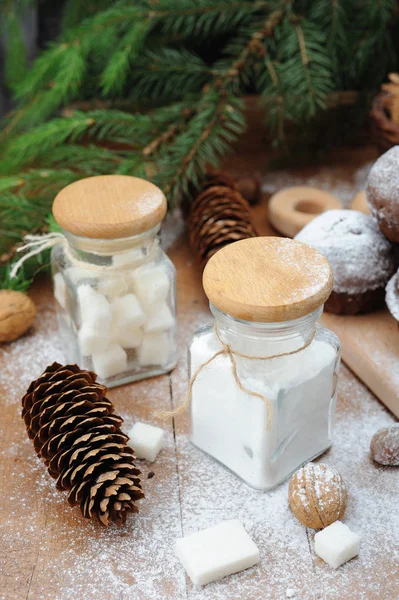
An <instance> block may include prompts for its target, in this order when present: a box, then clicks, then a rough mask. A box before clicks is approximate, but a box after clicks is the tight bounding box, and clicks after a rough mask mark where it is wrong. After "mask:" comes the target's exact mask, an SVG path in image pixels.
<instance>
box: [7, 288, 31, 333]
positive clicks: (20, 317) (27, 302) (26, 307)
mask: <svg viewBox="0 0 399 600" xmlns="http://www.w3.org/2000/svg"><path fill="white" fill-rule="evenodd" d="M35 316H36V307H35V305H34V304H33V302H32V300H31V299H30V298H28V296H26V295H25V294H23V293H22V292H14V291H12V290H0V342H12V341H13V340H16V339H17V338H19V337H21V335H23V334H24V333H25V332H26V331H27V330H28V329H29V327H30V326H31V325H32V323H33V321H34V319H35Z"/></svg>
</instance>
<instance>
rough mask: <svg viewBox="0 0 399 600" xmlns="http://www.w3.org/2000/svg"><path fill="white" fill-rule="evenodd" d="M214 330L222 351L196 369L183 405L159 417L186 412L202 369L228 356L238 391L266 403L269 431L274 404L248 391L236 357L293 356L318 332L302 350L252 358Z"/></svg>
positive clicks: (298, 349) (262, 396)
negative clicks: (238, 371)
mask: <svg viewBox="0 0 399 600" xmlns="http://www.w3.org/2000/svg"><path fill="white" fill-rule="evenodd" d="M213 330H214V333H215V335H216V337H217V339H218V341H219V342H220V344H221V345H222V349H221V350H219V351H218V352H215V354H213V355H212V356H211V357H210V358H209V359H208V360H207V361H205V362H204V363H202V364H201V365H200V366H199V367H198V368H197V369H196V371H195V372H194V374H193V375H192V377H191V378H190V381H189V383H188V390H187V394H186V397H185V399H184V402H183V404H181V405H180V406H179V407H178V408H176V409H175V410H172V411H169V412H162V413H160V414H159V416H160V417H161V418H164V419H168V418H170V417H175V416H177V415H179V414H180V413H182V412H183V411H184V410H186V408H188V407H189V406H190V401H191V395H192V391H193V387H194V383H195V382H196V380H197V377H198V375H199V374H200V373H201V371H202V369H204V368H205V367H207V366H208V365H209V364H210V363H212V362H213V361H214V360H215V359H216V358H217V357H218V356H223V355H226V356H228V357H229V359H230V363H231V369H232V372H233V378H234V381H235V384H236V386H237V387H238V389H239V390H241V392H244V393H245V394H248V395H250V396H254V397H255V398H260V400H262V401H263V402H265V404H266V406H267V430H268V431H269V430H270V425H271V417H272V410H273V408H272V403H271V401H270V400H269V398H267V397H266V396H264V395H263V394H260V393H259V392H254V391H253V390H250V389H248V388H247V387H245V386H244V385H243V384H242V383H241V381H240V378H239V377H238V373H237V363H236V359H235V357H236V356H238V358H246V359H248V360H271V359H272V358H280V357H283V356H291V355H292V354H297V353H298V352H301V351H302V350H305V348H307V347H308V346H310V344H311V343H312V342H313V340H314V337H315V335H316V330H314V332H313V334H312V336H311V338H310V339H309V340H308V341H307V342H306V343H305V344H304V345H303V346H301V347H300V348H297V349H296V350H291V351H290V352H282V353H281V354H273V355H271V356H270V355H269V356H251V355H249V354H243V353H242V352H238V351H237V350H232V349H231V347H230V346H229V344H226V342H224V341H223V340H222V338H221V337H220V334H219V331H218V328H217V325H216V323H215V324H214V326H213Z"/></svg>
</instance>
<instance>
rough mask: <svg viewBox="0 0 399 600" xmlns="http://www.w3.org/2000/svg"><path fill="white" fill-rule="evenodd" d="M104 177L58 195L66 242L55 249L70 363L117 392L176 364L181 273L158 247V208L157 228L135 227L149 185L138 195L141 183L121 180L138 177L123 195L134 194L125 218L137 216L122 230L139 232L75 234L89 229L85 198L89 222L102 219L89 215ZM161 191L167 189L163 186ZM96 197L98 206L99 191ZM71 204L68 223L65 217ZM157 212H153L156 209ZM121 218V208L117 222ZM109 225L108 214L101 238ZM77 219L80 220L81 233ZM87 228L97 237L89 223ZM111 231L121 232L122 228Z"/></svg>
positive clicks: (55, 273) (56, 280) (57, 293)
mask: <svg viewBox="0 0 399 600" xmlns="http://www.w3.org/2000/svg"><path fill="white" fill-rule="evenodd" d="M113 177H117V179H116V180H113ZM109 178H111V180H113V181H111V183H112V186H113V187H115V186H116V188H118V185H119V183H120V181H118V176H107V180H108V179H109ZM98 179H103V177H101V178H97V177H95V178H90V179H88V180H81V181H78V182H76V183H74V184H71V185H70V186H68V188H72V189H68V188H65V190H63V191H62V192H61V193H60V194H63V192H65V191H67V192H68V194H67V196H61V199H59V198H58V197H57V198H58V200H57V198H56V200H55V202H54V207H53V212H54V216H55V218H56V219H57V221H58V222H59V223H60V224H61V225H62V226H63V233H64V235H65V243H63V244H59V245H57V246H55V247H54V248H53V250H52V271H53V281H54V295H55V298H56V307H57V308H56V310H57V320H58V324H59V332H60V337H61V340H62V343H63V348H64V353H65V357H66V360H67V361H68V362H69V363H75V362H76V363H78V365H79V366H80V367H81V368H83V369H88V370H92V371H94V372H96V373H97V375H98V377H99V380H100V381H101V382H103V383H104V384H106V385H107V386H108V387H114V386H116V385H120V384H123V383H127V382H129V381H135V380H138V379H143V378H146V377H150V376H153V375H159V374H161V373H165V372H168V371H169V370H170V369H171V368H173V367H174V366H175V364H176V359H177V350H176V334H177V327H176V316H175V315H176V306H175V299H176V270H175V267H174V266H173V264H172V262H171V261H170V260H169V258H168V257H167V256H166V254H165V253H164V252H163V251H162V249H161V247H160V244H159V231H160V224H159V223H156V224H155V225H154V222H155V221H157V220H158V218H159V214H160V211H159V210H158V211H155V212H156V214H155V215H153V218H152V219H146V225H153V226H152V227H151V228H150V229H148V230H144V231H138V232H137V227H135V206H136V204H137V203H140V202H141V201H142V194H143V191H142V190H143V182H142V180H138V181H139V182H140V186H141V187H140V191H139V193H138V194H136V196H135V189H136V188H135V185H136V181H134V180H135V178H130V177H128V178H122V179H123V180H125V179H128V180H133V181H129V182H128V184H129V185H128V186H127V188H126V181H124V182H123V183H124V185H125V188H124V190H125V191H126V189H127V190H128V194H127V196H126V213H127V214H128V218H129V219H131V226H130V227H127V228H126V229H125V231H124V232H123V233H127V232H128V231H131V232H132V233H133V235H127V236H125V237H116V238H115V237H109V236H108V237H107V238H105V237H104V238H99V237H88V236H84V235H77V234H76V231H78V232H79V233H81V230H82V227H81V223H82V219H81V213H82V211H83V210H84V206H83V205H84V204H85V200H86V199H87V200H88V201H87V202H86V210H85V219H87V220H88V221H90V225H92V223H93V219H94V220H95V214H93V216H92V217H91V216H90V215H91V214H92V211H94V213H95V212H96V209H95V205H96V203H93V206H94V208H93V209H90V210H89V209H87V204H88V203H89V200H90V201H91V199H92V194H96V190H97V186H98V181H96V180H98ZM82 181H83V182H84V186H85V187H84V195H82V194H81V189H82V188H81V185H82ZM144 183H145V184H147V186H144V189H147V190H149V191H150V192H153V189H152V188H155V186H152V184H150V183H148V182H144ZM155 190H157V191H158V192H160V191H159V190H158V188H155ZM158 192H157V193H158ZM59 196H60V195H59ZM119 196H120V197H121V196H123V193H122V192H120V194H119ZM71 197H72V202H71V200H70V199H71ZM96 197H97V201H98V194H96ZM157 197H158V198H163V195H162V196H160V195H159V194H158V196H157ZM75 198H78V199H79V204H80V205H79V207H78V208H76V207H75V206H74V199H75ZM100 199H101V194H100ZM119 200H120V198H119ZM66 204H67V210H68V213H69V214H68V218H67V222H66V220H65V218H64V216H63V214H62V209H64V208H65V205H66ZM147 204H148V203H147ZM121 205H122V207H123V202H121ZM157 206H158V205H157ZM132 207H133V208H132ZM147 208H148V207H147ZM164 209H165V210H166V201H165V206H164ZM150 210H151V212H152V213H154V205H152V206H151V207H150ZM162 212H163V213H164V211H161V213H162ZM140 215H141V216H142V215H143V210H141V213H140ZM120 216H121V213H120V211H119V213H118V219H119V218H120ZM147 216H148V215H147ZM109 220H110V218H109V216H108V219H107V215H105V216H104V215H103V216H102V217H101V223H97V226H96V228H95V233H96V235H98V234H101V231H102V232H106V233H108V232H107V227H106V226H105V225H106V223H109ZM75 222H77V223H80V226H79V228H77V227H75V225H74V223H75ZM71 229H72V230H74V231H73V232H72V231H71ZM139 229H142V225H140V228H139ZM86 230H87V231H88V232H89V233H90V234H92V230H91V227H90V226H89V227H87V229H86ZM112 231H113V234H115V235H117V234H118V232H119V234H120V233H121V231H120V229H119V228H118V227H113V229H112ZM136 232H137V233H136Z"/></svg>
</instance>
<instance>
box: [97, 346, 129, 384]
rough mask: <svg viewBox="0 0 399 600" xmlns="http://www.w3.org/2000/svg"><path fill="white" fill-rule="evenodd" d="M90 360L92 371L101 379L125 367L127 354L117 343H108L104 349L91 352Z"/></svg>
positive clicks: (120, 371)
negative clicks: (91, 361)
mask: <svg viewBox="0 0 399 600" xmlns="http://www.w3.org/2000/svg"><path fill="white" fill-rule="evenodd" d="M92 360H93V368H94V371H95V372H96V373H97V375H98V376H99V377H101V378H103V379H107V377H112V376H113V375H118V373H123V372H124V371H126V369H127V354H126V352H125V351H124V349H123V348H122V347H121V346H119V345H118V344H114V343H113V344H110V345H109V346H108V348H107V349H106V350H105V351H103V352H96V353H93V354H92Z"/></svg>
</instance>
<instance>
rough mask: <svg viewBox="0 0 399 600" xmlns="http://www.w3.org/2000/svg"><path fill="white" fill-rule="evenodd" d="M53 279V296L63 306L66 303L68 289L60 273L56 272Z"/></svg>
mask: <svg viewBox="0 0 399 600" xmlns="http://www.w3.org/2000/svg"><path fill="white" fill-rule="evenodd" d="M53 281H54V297H55V299H56V300H57V302H58V304H59V305H60V306H62V308H65V307H66V305H67V298H68V289H67V286H66V283H65V279H64V278H63V276H62V274H61V273H56V274H55V275H54V278H53Z"/></svg>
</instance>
